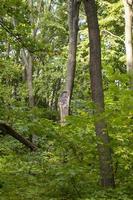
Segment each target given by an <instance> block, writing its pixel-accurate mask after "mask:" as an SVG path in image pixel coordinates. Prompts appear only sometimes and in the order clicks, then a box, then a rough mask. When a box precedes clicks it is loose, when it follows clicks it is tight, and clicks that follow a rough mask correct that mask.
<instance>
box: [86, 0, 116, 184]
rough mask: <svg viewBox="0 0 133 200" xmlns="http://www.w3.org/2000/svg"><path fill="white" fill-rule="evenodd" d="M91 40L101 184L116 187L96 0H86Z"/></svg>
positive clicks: (92, 84) (91, 63)
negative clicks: (104, 92)
mask: <svg viewBox="0 0 133 200" xmlns="http://www.w3.org/2000/svg"><path fill="white" fill-rule="evenodd" d="M83 2H84V7H85V12H86V16H87V23H88V30H89V40H90V79H91V92H92V100H93V102H94V104H95V113H94V114H95V118H96V120H95V131H96V136H97V141H98V142H97V148H98V154H99V163H100V175H101V185H102V186H103V187H110V186H111V187H114V186H115V182H114V175H113V167H112V158H111V148H110V143H109V136H108V133H107V128H106V124H105V121H104V119H100V118H101V115H102V114H103V112H104V94H103V86H102V73H101V43H100V32H99V25H98V19H97V11H96V4H95V0H84V1H83Z"/></svg>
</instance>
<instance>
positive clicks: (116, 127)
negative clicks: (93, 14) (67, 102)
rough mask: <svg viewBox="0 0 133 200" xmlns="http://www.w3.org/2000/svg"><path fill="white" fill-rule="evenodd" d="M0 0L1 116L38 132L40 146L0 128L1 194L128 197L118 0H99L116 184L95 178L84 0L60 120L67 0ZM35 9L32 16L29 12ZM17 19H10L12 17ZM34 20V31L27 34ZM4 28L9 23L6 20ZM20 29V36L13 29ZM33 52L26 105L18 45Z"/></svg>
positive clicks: (129, 116)
mask: <svg viewBox="0 0 133 200" xmlns="http://www.w3.org/2000/svg"><path fill="white" fill-rule="evenodd" d="M33 2H34V3H33V8H32V9H31V8H30V7H29V5H28V4H27V1H25V0H23V1H20V0H15V1H13V0H10V1H7V0H2V1H1V5H0V9H1V17H0V23H1V19H2V20H3V21H2V22H3V23H4V28H3V26H2V25H1V24H0V25H1V26H0V120H1V121H5V122H7V123H9V124H10V125H12V127H13V128H14V129H16V130H17V131H18V132H19V133H21V134H23V135H24V136H25V137H26V138H29V136H30V135H31V134H33V133H34V134H36V136H37V145H38V150H37V151H36V152H30V151H29V150H28V149H26V147H24V146H23V145H22V144H20V143H19V142H17V141H15V140H14V139H13V138H11V137H10V136H8V135H4V133H0V144H1V145H0V199H1V200H9V199H10V200H18V199H19V200H20V199H22V200H28V199H35V200H42V199H46V200H47V199H48V200H54V199H57V200H63V199H64V200H65V199H66V200H69V199H70V200H71V199H73V200H74V199H75V200H78V199H84V200H97V199H98V200H100V199H108V200H131V199H133V195H132V191H133V184H132V181H133V173H132V171H133V150H132V149H133V144H132V139H133V106H132V101H133V91H131V90H129V88H128V77H127V75H126V66H125V49H124V48H125V47H124V42H123V40H124V21H123V18H122V13H123V9H122V4H121V1H120V0H117V1H113V0H112V1H107V0H104V1H103V0H99V1H97V6H98V14H99V23H100V30H101V41H102V61H103V62H102V65H103V81H104V93H105V108H106V109H105V113H104V114H103V116H100V117H103V118H104V119H105V120H106V123H107V128H108V130H109V135H110V145H111V147H112V149H113V163H114V173H115V178H116V188H115V189H107V190H104V189H103V188H101V187H100V186H99V164H98V154H97V147H96V146H97V143H96V141H97V138H96V136H95V130H94V117H93V109H94V105H93V104H92V102H91V94H90V78H89V70H88V60H89V58H88V47H89V41H88V32H87V26H86V21H85V15H84V11H83V8H82V7H81V11H80V23H79V25H80V31H79V40H78V52H77V68H76V76H75V85H74V92H73V97H72V105H71V110H72V116H70V117H68V119H67V124H66V126H64V127H61V126H60V123H59V114H58V108H57V107H58V97H59V94H60V92H61V90H62V89H63V85H64V82H65V74H66V63H67V49H68V46H67V43H68V25H67V3H66V1H57V0H56V1H53V3H52V4H51V9H49V3H50V1H43V3H42V9H41V12H40V13H39V12H38V11H37V1H33ZM31 15H32V16H34V22H32V23H31V21H30V16H31ZM14 19H15V23H16V24H15V25H14ZM37 23H38V33H37V38H36V39H35V38H34V37H33V35H32V32H33V30H34V28H35V27H36V25H37ZM6 27H7V28H8V31H7V30H5V28H6ZM18 36H19V38H20V39H19V41H18V38H17V37H18ZM22 48H25V49H26V50H27V51H30V52H31V54H32V55H33V58H34V69H33V87H34V96H35V107H34V108H29V107H28V89H27V84H26V82H25V79H24V66H23V63H22V60H21V54H20V51H21V49H22Z"/></svg>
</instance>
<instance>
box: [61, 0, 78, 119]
mask: <svg viewBox="0 0 133 200" xmlns="http://www.w3.org/2000/svg"><path fill="white" fill-rule="evenodd" d="M80 3H81V1H79V0H69V15H68V20H69V50H68V63H67V76H66V85H65V90H64V91H63V92H62V94H61V97H60V100H59V108H60V117H61V121H62V122H63V121H64V120H65V117H66V116H68V115H69V112H70V103H71V97H72V90H73V85H74V76H75V68H76V51H77V35H78V20H79V7H80Z"/></svg>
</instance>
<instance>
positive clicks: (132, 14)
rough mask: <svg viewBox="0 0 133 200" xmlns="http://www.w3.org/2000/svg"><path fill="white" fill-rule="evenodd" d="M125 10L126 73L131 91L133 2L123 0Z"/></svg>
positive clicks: (132, 76) (132, 80)
mask: <svg viewBox="0 0 133 200" xmlns="http://www.w3.org/2000/svg"><path fill="white" fill-rule="evenodd" d="M123 4H124V9H125V48H126V62H127V73H128V75H129V78H130V88H131V89H133V44H132V21H133V11H132V9H133V0H123Z"/></svg>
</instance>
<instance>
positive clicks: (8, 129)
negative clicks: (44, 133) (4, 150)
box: [0, 122, 37, 150]
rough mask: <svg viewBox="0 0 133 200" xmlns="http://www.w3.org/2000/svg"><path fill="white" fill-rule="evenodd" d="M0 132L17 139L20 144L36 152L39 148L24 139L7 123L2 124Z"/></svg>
mask: <svg viewBox="0 0 133 200" xmlns="http://www.w3.org/2000/svg"><path fill="white" fill-rule="evenodd" d="M0 130H1V131H4V133H7V134H9V135H11V136H12V137H14V138H15V139H17V140H18V141H19V142H21V143H22V144H24V145H25V146H27V147H28V148H30V149H31V150H36V149H37V146H35V145H34V144H33V143H31V142H30V141H29V140H27V139H26V138H24V137H23V136H22V135H20V134H19V133H17V132H16V131H15V130H14V129H13V128H12V127H11V126H9V125H8V124H6V123H3V122H0Z"/></svg>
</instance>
